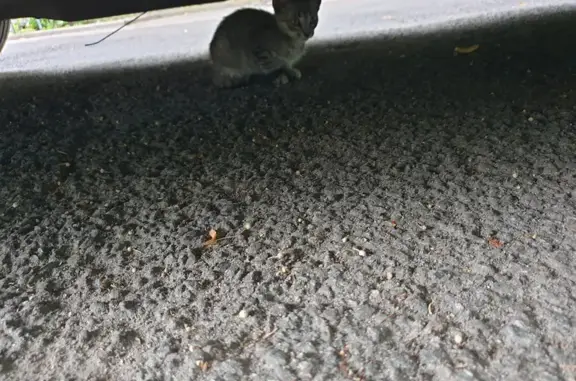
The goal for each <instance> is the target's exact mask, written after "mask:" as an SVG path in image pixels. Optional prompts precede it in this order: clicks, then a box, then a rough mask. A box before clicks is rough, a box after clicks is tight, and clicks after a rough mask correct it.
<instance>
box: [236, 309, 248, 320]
mask: <svg viewBox="0 0 576 381" xmlns="http://www.w3.org/2000/svg"><path fill="white" fill-rule="evenodd" d="M238 317H239V318H240V319H246V318H247V317H248V311H246V310H241V311H240V312H239V313H238Z"/></svg>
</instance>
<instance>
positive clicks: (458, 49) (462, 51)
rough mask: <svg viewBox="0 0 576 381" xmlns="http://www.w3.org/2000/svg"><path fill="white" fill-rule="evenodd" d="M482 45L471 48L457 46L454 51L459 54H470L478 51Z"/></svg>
mask: <svg viewBox="0 0 576 381" xmlns="http://www.w3.org/2000/svg"><path fill="white" fill-rule="evenodd" d="M479 47H480V45H478V44H476V45H471V46H457V47H455V48H454V51H455V52H456V53H459V54H470V53H472V52H475V51H476V50H478V48H479Z"/></svg>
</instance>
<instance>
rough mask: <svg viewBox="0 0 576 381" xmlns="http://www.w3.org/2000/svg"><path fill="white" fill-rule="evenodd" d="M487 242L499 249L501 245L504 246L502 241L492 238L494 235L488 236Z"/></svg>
mask: <svg viewBox="0 0 576 381" xmlns="http://www.w3.org/2000/svg"><path fill="white" fill-rule="evenodd" d="M488 243H489V244H490V246H492V247H494V248H496V249H499V248H501V247H502V246H504V244H503V243H502V241H500V240H499V239H498V238H494V237H490V238H488Z"/></svg>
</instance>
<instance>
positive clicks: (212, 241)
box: [204, 229, 218, 246]
mask: <svg viewBox="0 0 576 381" xmlns="http://www.w3.org/2000/svg"><path fill="white" fill-rule="evenodd" d="M208 236H209V237H210V239H208V240H207V241H206V242H204V246H211V245H214V244H215V243H216V238H217V237H218V233H217V232H216V230H214V229H210V231H209V232H208Z"/></svg>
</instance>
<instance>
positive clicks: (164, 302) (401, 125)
mask: <svg viewBox="0 0 576 381" xmlns="http://www.w3.org/2000/svg"><path fill="white" fill-rule="evenodd" d="M570 16H572V17H571V18H568V19H558V18H556V19H550V21H549V22H548V23H547V24H545V23H543V22H533V23H530V24H528V25H526V24H525V23H518V24H514V25H509V26H508V27H506V28H500V29H493V28H490V29H485V30H475V31H472V32H470V33H468V32H467V33H464V34H462V32H458V33H444V34H435V35H432V36H427V37H426V36H420V37H411V38H409V37H403V38H395V39H390V38H385V37H383V38H382V39H381V40H377V41H376V40H374V41H361V42H358V43H357V44H356V45H350V44H347V45H343V46H341V48H338V47H337V46H336V47H333V49H331V50H313V51H311V53H310V55H309V56H308V57H307V58H306V60H305V61H303V62H302V65H301V70H302V73H303V79H302V80H301V81H300V82H297V83H293V84H290V85H287V86H285V87H283V88H275V87H273V86H271V85H269V84H266V83H260V84H255V85H254V86H252V87H248V88H244V89H237V90H234V91H216V90H215V89H214V88H213V87H211V86H210V82H209V80H208V79H207V77H206V73H207V72H208V68H207V67H206V66H205V64H204V63H202V62H199V63H195V62H192V61H190V60H189V59H183V60H179V61H173V62H171V64H170V65H169V66H165V65H160V66H150V67H135V68H132V69H122V70H105V71H103V70H96V71H90V72H84V71H80V70H78V72H77V73H75V74H73V75H66V76H64V75H62V73H51V74H47V75H41V76H30V77H20V75H19V76H18V77H17V79H18V81H16V80H15V79H13V80H12V81H4V82H2V86H1V87H0V105H1V106H0V126H1V128H0V181H1V184H0V185H1V186H0V238H1V239H0V379H1V380H2V381H4V380H6V381H8V380H10V381H36V380H42V381H47V380H94V381H96V380H106V381H125V380H137V381H155V380H158V381H160V380H178V381H179V380H194V381H204V380H206V381H213V380H218V381H228V380H229V381H238V380H240V381H244V380H250V381H267V380H278V381H294V380H298V381H304V380H314V381H320V380H325V381H350V380H387V381H388V380H390V381H407V380H423V381H424V380H426V381H428V380H438V381H452V380H467V381H517V380H518V381H527V380H539V381H573V380H576V335H575V334H574V332H575V331H576V308H575V307H574V306H575V302H576V276H575V274H576V261H575V260H574V255H575V254H574V253H575V252H576V175H575V174H576V106H575V105H576V92H575V89H576V70H575V68H574V62H576V52H575V51H574V50H573V49H571V46H570V45H569V43H570V41H575V40H576V29H574V27H573V25H574V17H575V16H576V15H574V14H572V15H570ZM157 30H160V29H157ZM463 35H465V36H468V37H467V38H470V39H472V40H474V41H475V42H476V43H478V44H479V49H478V50H477V51H475V52H472V53H471V54H466V55H456V56H454V55H453V49H454V46H455V44H456V42H457V41H459V40H460V39H462V36H463ZM58 38H61V37H58ZM78 38H80V37H78ZM82 38H84V37H82ZM90 40H91V38H90ZM161 40H162V39H161V38H159V40H155V41H161ZM112 41H113V40H110V42H109V43H110V44H117V43H118V42H114V43H113V42H112ZM123 41H125V43H129V42H130V41H131V39H129V38H128V39H127V40H123ZM18 46H20V45H18V44H16V45H12V47H11V49H12V53H10V52H9V54H14V49H18V48H17V47H18ZM22 46H24V45H22ZM111 46H116V45H111ZM125 48H126V49H130V48H131V46H130V45H126V46H125ZM99 49H103V48H99ZM116 49H117V50H116V51H117V52H120V51H121V50H122V49H121V48H120V47H117V48H116ZM155 49H157V50H156V51H159V50H160V47H156V48H155ZM54 62H56V61H54ZM58 62H61V63H62V64H64V63H63V61H58ZM31 66H32V65H31ZM212 229H214V230H215V231H216V237H215V238H216V240H215V242H214V241H211V240H210V239H211V238H210V237H211V236H210V231H211V230H212Z"/></svg>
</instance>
